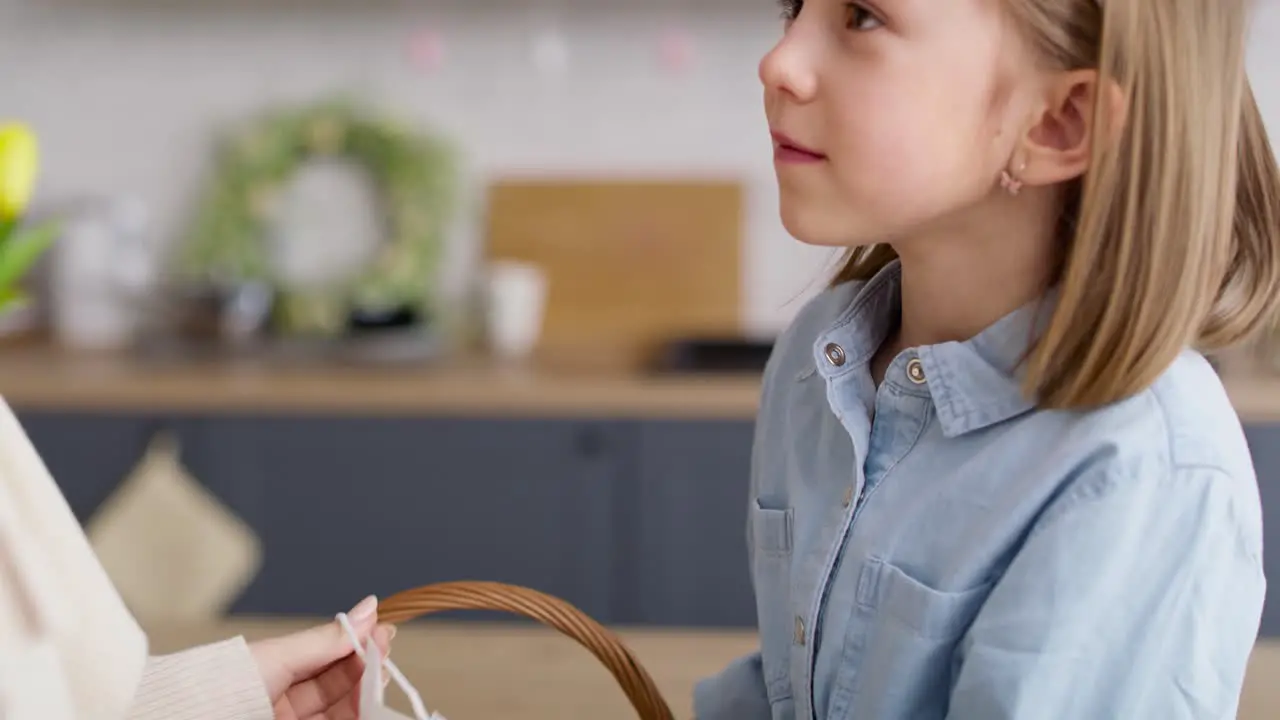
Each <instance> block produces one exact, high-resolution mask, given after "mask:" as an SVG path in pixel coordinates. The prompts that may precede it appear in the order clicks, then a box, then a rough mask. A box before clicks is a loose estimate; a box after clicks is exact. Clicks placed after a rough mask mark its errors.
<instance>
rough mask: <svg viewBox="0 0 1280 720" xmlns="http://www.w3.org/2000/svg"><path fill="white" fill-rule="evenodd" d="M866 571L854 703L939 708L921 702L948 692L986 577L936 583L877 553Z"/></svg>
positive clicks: (987, 587)
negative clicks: (952, 585)
mask: <svg viewBox="0 0 1280 720" xmlns="http://www.w3.org/2000/svg"><path fill="white" fill-rule="evenodd" d="M866 572H867V577H866V578H865V579H866V580H867V582H865V583H863V584H862V587H861V588H860V593H859V595H860V597H859V606H860V607H861V608H862V611H863V612H864V613H867V614H868V615H869V620H870V622H869V623H867V626H866V646H865V647H866V653H865V656H864V659H863V662H862V663H861V667H862V671H861V672H860V678H859V682H858V688H859V690H858V693H857V695H858V702H857V707H858V710H859V712H865V713H867V714H868V715H869V716H870V717H922V716H931V713H934V712H937V711H938V709H939V708H937V707H925V706H922V704H927V703H945V702H946V698H948V697H949V695H950V692H951V682H952V677H951V675H952V672H953V667H954V662H955V659H956V648H957V646H958V644H959V642H960V639H961V638H962V637H963V636H964V634H965V633H966V632H968V629H969V626H970V625H972V624H973V621H974V619H975V618H976V617H977V615H978V612H979V611H980V610H981V609H982V605H983V603H984V602H985V601H986V598H987V596H988V594H989V593H990V592H991V587H992V585H993V583H983V584H980V585H978V586H976V587H972V588H969V589H965V590H959V591H944V590H937V589H934V588H932V587H929V586H928V585H926V584H924V583H923V582H921V581H919V580H917V579H915V578H914V577H912V576H910V575H908V574H907V573H906V572H904V571H903V570H901V569H900V568H898V567H896V566H894V565H892V564H890V563H887V562H884V561H882V560H871V561H870V562H869V563H868V564H867V566H866ZM904 678H910V682H904Z"/></svg>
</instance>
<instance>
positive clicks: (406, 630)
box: [144, 618, 1280, 720]
mask: <svg viewBox="0 0 1280 720" xmlns="http://www.w3.org/2000/svg"><path fill="white" fill-rule="evenodd" d="M313 622H315V623H318V622H323V620H315V621H301V620H257V619H243V618H242V619H237V620H233V621H218V622H214V623H209V624H207V625H198V626H197V625H186V626H182V625H173V624H170V625H167V626H166V625H165V624H163V623H160V624H157V623H144V626H145V627H146V629H147V631H148V633H149V634H150V636H151V639H152V651H153V652H157V653H161V652H171V651H175V650H179V649H182V648H186V647H190V646H192V645H194V644H198V643H205V642H213V641H215V640H219V639H222V638H224V637H229V636H232V635H235V634H244V635H245V636H246V637H248V638H250V639H256V638H261V637H271V636H274V635H278V634H282V633H285V632H290V631H293V630H297V629H300V628H303V627H308V626H310V625H311V624H312V623H313ZM619 634H620V635H621V637H622V639H623V641H624V642H625V643H626V644H627V646H628V647H629V648H631V650H632V652H634V653H635V655H636V657H637V658H638V659H639V661H640V662H641V663H642V664H643V665H644V667H645V669H646V670H648V671H649V674H650V675H652V676H653V680H654V682H655V683H656V684H657V685H658V688H659V689H660V690H661V692H662V693H663V696H664V697H665V698H666V700H667V703H668V704H669V705H670V706H671V709H672V711H673V712H674V713H675V716H676V717H677V718H688V717H691V716H692V704H693V703H692V695H693V687H694V685H695V684H696V683H697V682H698V681H699V680H701V679H702V678H704V677H708V676H710V675H713V674H715V673H716V672H718V671H719V670H721V669H722V668H723V667H724V666H725V665H726V664H728V662H729V661H730V660H732V659H733V658H735V657H738V656H739V655H743V654H745V653H747V652H750V651H752V650H754V649H755V648H756V647H758V646H757V644H756V636H755V633H752V632H732V631H726V632H711V631H696V632H695V631H680V630H674V629H673V630H659V629H645V630H626V629H622V630H621V632H620V633H619ZM391 652H392V657H393V658H394V659H395V661H396V664H397V665H398V666H399V667H400V669H401V670H403V671H404V674H405V676H406V677H407V678H408V679H409V681H410V682H412V683H413V684H414V686H415V687H416V688H417V690H418V692H419V693H421V695H422V699H423V701H424V702H425V703H426V704H427V706H428V708H429V709H430V710H435V711H438V712H441V713H443V714H444V715H445V716H446V717H448V718H449V720H563V719H565V718H574V719H577V718H593V719H595V718H634V717H636V715H635V712H634V711H633V710H632V709H631V707H630V705H628V703H627V701H626V698H625V697H624V696H623V694H622V691H621V690H620V689H618V686H617V684H616V683H615V682H614V680H613V678H612V677H611V676H610V675H609V673H608V671H606V670H605V669H604V666H603V665H601V664H600V663H598V662H597V661H596V659H595V658H593V657H592V656H591V654H590V653H588V652H587V651H586V650H584V649H582V648H581V647H579V646H578V645H577V644H575V643H574V642H573V641H571V640H569V639H568V638H565V637H563V636H561V635H559V634H556V633H555V632H553V631H551V630H548V629H546V628H542V627H538V626H531V625H525V624H510V625H489V624H474V625H468V624H462V623H457V622H451V621H447V620H446V621H435V620H433V621H429V622H415V623H410V624H407V625H404V626H403V627H401V628H400V631H399V633H397V635H396V638H395V640H394V641H393V643H392V650H391ZM1277 673H1280V642H1276V641H1263V642H1260V643H1259V644H1258V645H1257V646H1256V648H1255V651H1254V654H1253V658H1252V660H1251V661H1250V663H1249V670H1248V677H1247V679H1246V682H1245V687H1244V693H1243V697H1242V698H1241V704H1240V712H1239V718H1240V720H1263V718H1276V717H1280V686H1277V684H1276V683H1275V682H1274V681H1273V678H1275V677H1276V674H1277ZM387 702H388V704H389V705H391V706H392V707H394V708H397V709H398V710H400V711H401V712H408V711H409V707H408V704H407V703H406V702H405V701H404V699H403V697H402V696H401V694H400V692H399V690H397V689H395V688H389V689H388V690H387Z"/></svg>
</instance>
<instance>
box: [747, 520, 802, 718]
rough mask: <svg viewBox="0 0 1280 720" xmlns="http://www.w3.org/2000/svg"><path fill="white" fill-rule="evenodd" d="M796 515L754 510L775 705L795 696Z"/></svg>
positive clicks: (760, 603) (759, 607) (755, 565)
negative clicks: (793, 557) (793, 590)
mask: <svg viewBox="0 0 1280 720" xmlns="http://www.w3.org/2000/svg"><path fill="white" fill-rule="evenodd" d="M794 517H795V513H794V511H793V510H792V509H791V508H771V507H765V506H763V505H761V503H760V502H759V500H757V501H756V502H755V503H754V504H753V506H752V508H751V544H752V576H753V580H754V585H755V593H756V615H757V618H758V621H759V626H760V656H761V665H762V669H763V672H764V682H765V687H766V689H767V691H768V695H769V700H770V701H771V702H775V703H776V702H779V701H781V700H785V699H786V698H789V697H790V696H791V680H790V674H789V668H790V658H791V639H792V635H793V633H794V631H793V629H792V620H791V618H792V612H791V548H792V542H793V539H792V525H793V522H794Z"/></svg>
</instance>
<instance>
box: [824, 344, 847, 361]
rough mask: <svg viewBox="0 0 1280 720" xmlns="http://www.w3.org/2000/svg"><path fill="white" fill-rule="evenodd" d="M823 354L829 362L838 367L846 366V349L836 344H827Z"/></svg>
mask: <svg viewBox="0 0 1280 720" xmlns="http://www.w3.org/2000/svg"><path fill="white" fill-rule="evenodd" d="M822 354H823V355H826V356H827V362H829V363H831V364H832V365H835V366H836V367H840V366H841V365H843V364H844V348H842V347H840V346H839V345H837V344H835V343H827V346H826V347H825V348H823V349H822Z"/></svg>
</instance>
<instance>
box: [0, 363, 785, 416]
mask: <svg viewBox="0 0 1280 720" xmlns="http://www.w3.org/2000/svg"><path fill="white" fill-rule="evenodd" d="M759 392H760V378H759V375H758V374H754V373H752V374H742V375H710V376H693V375H642V374H638V373H626V372H621V371H599V370H597V371H587V370H568V369H554V368H534V367H510V366H502V365H498V364H494V363H488V362H484V361H479V360H441V361H437V362H431V363H428V364H425V365H422V366H414V367H396V366H369V365H363V366H356V365H350V364H348V365H343V364H337V363H322V362H319V361H314V362H313V361H304V362H299V363H294V364H281V363H278V362H277V363H274V364H273V363H271V362H269V361H251V360H222V361H194V360H191V361H185V360H184V361H177V360H159V359H144V358H140V357H133V356H128V355H117V354H92V355H89V354H74V353H68V352H62V351H58V350H56V349H52V348H48V347H42V346H23V347H16V348H3V349H0V396H2V397H4V398H5V401H6V402H8V403H9V404H10V405H11V406H14V407H20V408H31V409H46V410H49V409H51V410H94V411H96V410H143V411H162V412H163V411H174V412H222V411H226V412H302V413H312V412H330V413H350V414H360V413H371V414H400V413H430V414H448V415H471V416H495V415H497V416H531V417H549V416H577V417H629V416H639V417H664V418H665V417H677V418H679V417H691V418H692V417H697V418H751V417H754V415H755V412H756V407H757V404H758V395H759Z"/></svg>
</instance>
